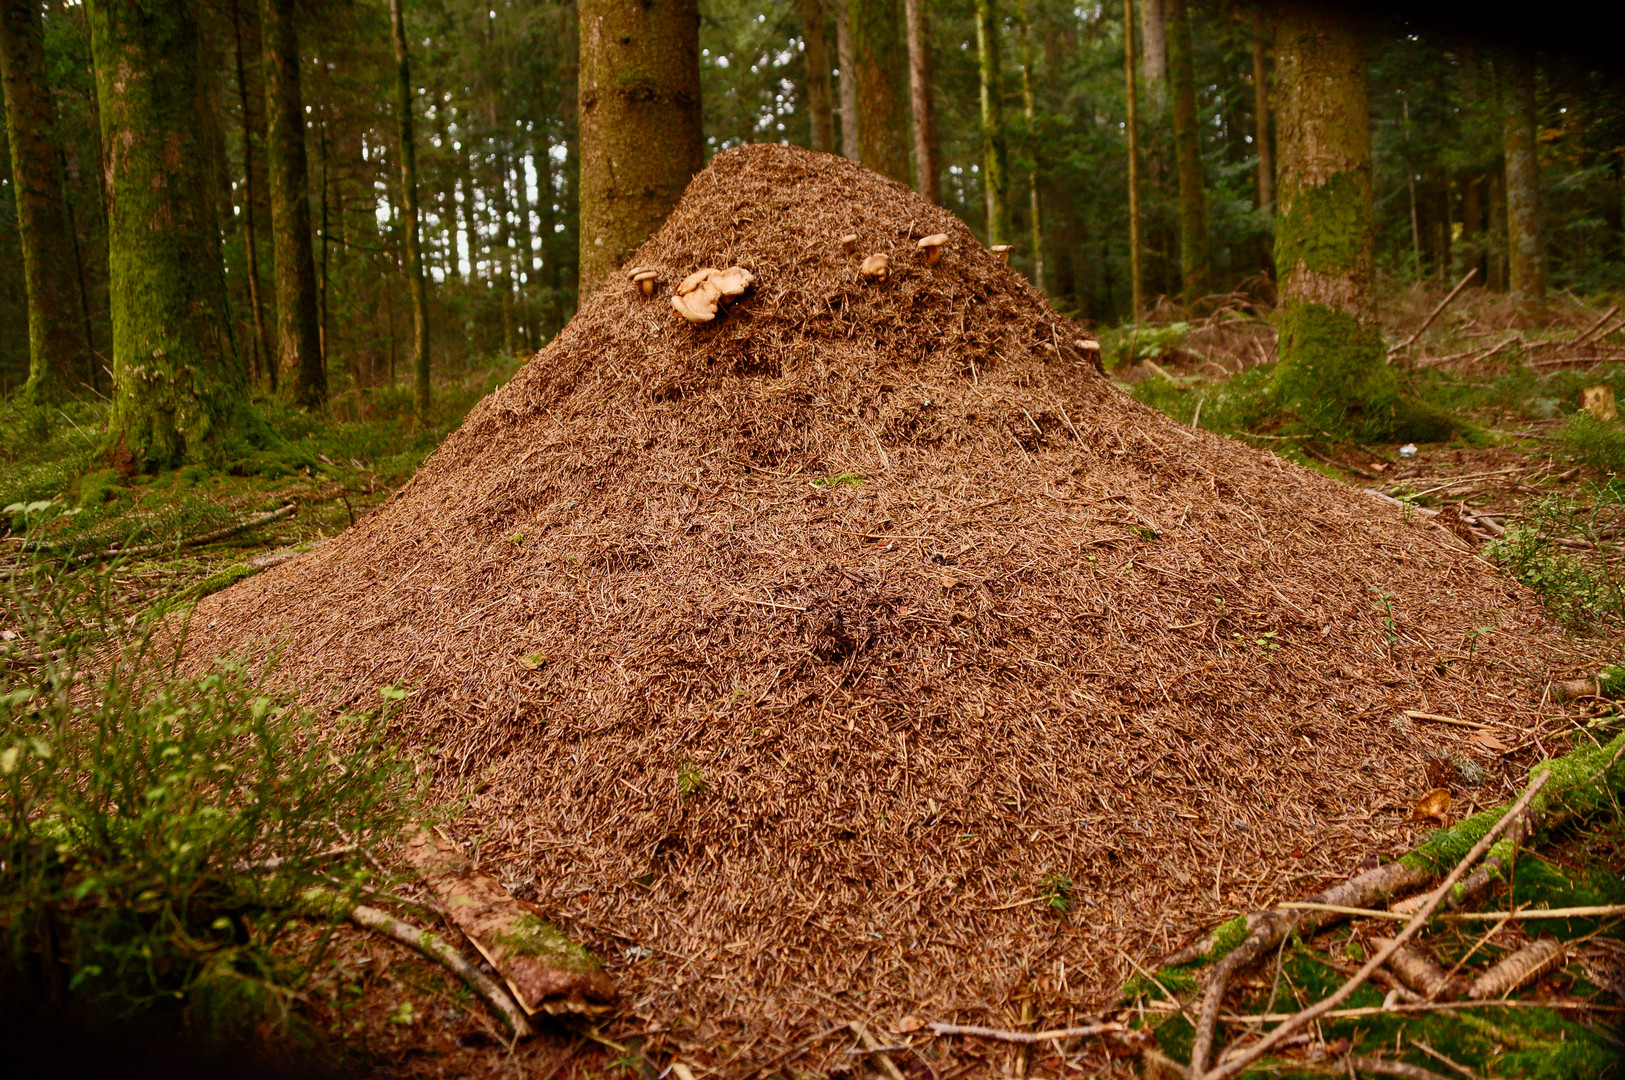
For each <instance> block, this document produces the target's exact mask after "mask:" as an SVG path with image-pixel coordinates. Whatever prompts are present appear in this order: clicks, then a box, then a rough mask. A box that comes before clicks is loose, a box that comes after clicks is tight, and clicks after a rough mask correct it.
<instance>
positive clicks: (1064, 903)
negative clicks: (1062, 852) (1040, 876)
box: [1038, 874, 1076, 915]
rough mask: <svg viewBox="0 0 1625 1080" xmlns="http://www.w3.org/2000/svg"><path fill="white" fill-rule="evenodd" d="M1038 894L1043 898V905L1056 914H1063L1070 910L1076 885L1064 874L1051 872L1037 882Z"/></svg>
mask: <svg viewBox="0 0 1625 1080" xmlns="http://www.w3.org/2000/svg"><path fill="white" fill-rule="evenodd" d="M1038 892H1039V895H1040V896H1042V897H1043V898H1044V906H1045V907H1047V908H1049V909H1050V910H1051V911H1053V912H1056V913H1057V914H1061V915H1064V914H1066V913H1067V912H1068V911H1071V910H1072V903H1073V898H1074V896H1075V894H1076V886H1074V885H1073V884H1072V879H1071V878H1069V877H1067V876H1065V875H1064V874H1051V875H1050V876H1049V877H1046V878H1045V879H1044V880H1043V881H1041V882H1039V884H1038Z"/></svg>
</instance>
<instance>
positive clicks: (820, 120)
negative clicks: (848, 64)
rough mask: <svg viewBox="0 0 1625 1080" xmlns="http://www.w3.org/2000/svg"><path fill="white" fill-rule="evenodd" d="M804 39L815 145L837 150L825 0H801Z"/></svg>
mask: <svg viewBox="0 0 1625 1080" xmlns="http://www.w3.org/2000/svg"><path fill="white" fill-rule="evenodd" d="M801 39H802V41H803V42H804V43H805V45H806V52H805V53H803V54H802V59H803V60H804V61H805V62H806V64H807V120H808V126H809V128H810V134H811V137H812V148H813V149H814V150H819V151H822V152H823V153H826V154H828V153H832V152H833V151H834V150H835V106H834V100H835V92H834V88H833V86H832V84H831V83H830V77H829V73H830V64H829V37H828V35H826V34H825V33H824V5H823V2H822V0H801Z"/></svg>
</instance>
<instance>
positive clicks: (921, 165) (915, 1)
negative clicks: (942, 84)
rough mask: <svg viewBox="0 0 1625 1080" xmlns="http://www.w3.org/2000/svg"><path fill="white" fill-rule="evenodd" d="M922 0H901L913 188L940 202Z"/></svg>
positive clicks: (927, 33)
mask: <svg viewBox="0 0 1625 1080" xmlns="http://www.w3.org/2000/svg"><path fill="white" fill-rule="evenodd" d="M925 6H926V0H905V3H904V9H903V14H904V18H905V19H906V21H907V22H908V100H909V109H910V112H912V114H913V120H914V190H915V191H918V192H919V193H920V194H921V195H924V196H925V197H926V198H927V199H929V200H931V201H932V202H933V203H938V204H940V203H941V202H942V183H941V179H940V177H938V175H937V169H938V163H937V107H936V102H935V101H934V100H933V99H932V95H931V27H930V24H929V23H928V22H927V21H926V14H925Z"/></svg>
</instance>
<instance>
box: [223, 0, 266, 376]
mask: <svg viewBox="0 0 1625 1080" xmlns="http://www.w3.org/2000/svg"><path fill="white" fill-rule="evenodd" d="M242 22H243V19H242V12H241V10H240V9H239V8H238V0H231V39H232V47H233V57H234V59H235V61H236V65H237V106H238V111H239V113H240V114H241V115H242V121H243V129H242V139H243V241H244V244H245V256H246V261H247V263H248V265H247V267H246V269H247V277H248V306H249V308H250V317H251V320H252V323H253V327H254V340H253V343H252V345H253V347H252V349H251V351H250V357H251V358H252V360H253V363H252V364H251V365H250V367H249V377H250V379H251V380H253V379H261V378H263V379H265V380H266V385H267V387H268V388H269V389H270V391H271V392H272V393H273V394H274V393H276V364H275V362H274V361H273V360H272V359H271V340H270V338H269V336H268V335H267V334H266V331H265V302H264V300H263V299H262V298H261V297H260V252H259V221H258V217H257V214H256V210H257V209H258V205H259V198H260V196H259V185H258V184H257V183H256V182H255V177H254V133H255V131H256V130H257V128H258V125H256V124H255V122H254V111H253V109H252V107H251V106H252V103H253V100H254V95H253V94H250V93H249V92H248V65H247V63H246V62H245V61H244V59H243V29H242Z"/></svg>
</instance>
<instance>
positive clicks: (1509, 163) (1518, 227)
mask: <svg viewBox="0 0 1625 1080" xmlns="http://www.w3.org/2000/svg"><path fill="white" fill-rule="evenodd" d="M1497 67H1498V68H1499V69H1500V71H1499V73H1500V76H1501V101H1502V114H1501V115H1502V118H1503V122H1504V127H1503V128H1502V140H1503V145H1504V146H1505V147H1506V200H1507V269H1508V270H1509V272H1510V273H1509V280H1508V285H1509V286H1510V287H1511V290H1512V298H1513V299H1514V300H1515V301H1516V302H1517V303H1518V304H1519V305H1521V306H1524V307H1538V306H1540V305H1542V304H1544V303H1545V302H1546V257H1545V253H1544V250H1543V245H1542V243H1541V235H1540V162H1539V159H1538V157H1537V155H1536V147H1535V58H1534V55H1533V54H1531V53H1530V52H1528V51H1527V50H1524V49H1509V50H1507V51H1506V52H1504V53H1502V54H1501V56H1500V57H1499V63H1498V64H1497Z"/></svg>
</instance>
